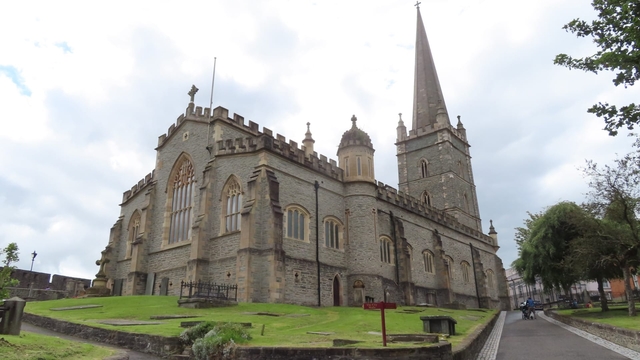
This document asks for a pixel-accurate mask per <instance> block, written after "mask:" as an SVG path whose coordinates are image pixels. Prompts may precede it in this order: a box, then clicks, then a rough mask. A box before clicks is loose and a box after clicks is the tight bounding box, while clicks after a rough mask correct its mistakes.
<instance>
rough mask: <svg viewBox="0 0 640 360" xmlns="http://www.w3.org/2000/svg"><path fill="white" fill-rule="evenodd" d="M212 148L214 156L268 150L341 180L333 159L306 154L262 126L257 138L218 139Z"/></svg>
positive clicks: (340, 173)
mask: <svg viewBox="0 0 640 360" xmlns="http://www.w3.org/2000/svg"><path fill="white" fill-rule="evenodd" d="M214 149H215V150H214V151H215V153H216V156H223V155H229V154H241V153H249V152H254V151H257V150H268V151H270V152H272V153H276V154H278V155H280V156H283V157H285V158H287V159H288V160H291V161H294V162H297V163H299V164H300V165H303V166H305V167H307V168H310V169H312V170H314V171H317V172H320V173H322V174H325V175H327V176H329V177H331V178H334V179H336V180H340V181H341V180H342V178H343V174H342V169H340V168H339V167H338V164H337V163H336V161H335V160H333V159H328V158H327V157H326V156H324V155H320V157H318V154H317V153H316V152H313V154H311V155H309V156H306V155H305V147H304V146H300V147H298V143H296V142H295V141H293V140H290V141H289V142H287V139H286V138H285V137H284V136H282V135H280V134H276V137H273V132H272V131H271V130H270V129H268V128H263V129H262V133H261V135H259V136H258V137H257V138H253V137H245V138H236V139H227V140H220V141H218V142H217V143H216V146H215V148H214Z"/></svg>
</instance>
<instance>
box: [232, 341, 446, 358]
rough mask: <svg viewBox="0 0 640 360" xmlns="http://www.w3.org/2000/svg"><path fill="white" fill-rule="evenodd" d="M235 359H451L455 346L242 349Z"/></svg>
mask: <svg viewBox="0 0 640 360" xmlns="http://www.w3.org/2000/svg"><path fill="white" fill-rule="evenodd" d="M234 355H235V356H234V358H235V359H238V360H240V359H251V360H309V359H323V360H356V359H362V360H383V359H385V360H386V359H398V360H418V359H420V360H423V359H424V360H451V359H453V357H452V355H451V344H449V343H442V344H438V345H433V346H430V347H419V348H396V349H394V348H386V349H357V348H284V347H251V348H250V347H240V348H236V351H235V354H234Z"/></svg>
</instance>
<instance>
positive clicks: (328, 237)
mask: <svg viewBox="0 0 640 360" xmlns="http://www.w3.org/2000/svg"><path fill="white" fill-rule="evenodd" d="M341 239H342V224H341V223H340V221H338V220H337V219H335V218H329V219H326V220H325V221H324V245H325V246H326V247H328V248H332V249H340V247H341V246H342V245H341V244H342V240H341Z"/></svg>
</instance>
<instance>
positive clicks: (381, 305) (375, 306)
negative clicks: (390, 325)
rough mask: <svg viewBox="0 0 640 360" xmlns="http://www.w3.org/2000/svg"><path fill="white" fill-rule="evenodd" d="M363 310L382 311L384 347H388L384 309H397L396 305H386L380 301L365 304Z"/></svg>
mask: <svg viewBox="0 0 640 360" xmlns="http://www.w3.org/2000/svg"><path fill="white" fill-rule="evenodd" d="M362 308H363V309H365V310H380V320H381V322H382V346H387V328H386V326H385V324H384V309H396V308H397V306H396V303H386V302H384V301H380V302H378V303H364V304H362Z"/></svg>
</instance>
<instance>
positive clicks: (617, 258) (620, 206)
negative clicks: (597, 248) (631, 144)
mask: <svg viewBox="0 0 640 360" xmlns="http://www.w3.org/2000/svg"><path fill="white" fill-rule="evenodd" d="M637 145H638V143H636V146H637ZM584 173H585V175H587V176H588V177H590V182H589V187H591V192H590V193H589V195H590V197H591V203H592V206H593V209H594V210H595V211H596V212H598V213H599V214H600V215H601V216H602V219H603V224H604V225H605V226H606V231H604V232H603V233H602V235H603V236H605V237H606V239H607V241H608V242H609V244H610V245H611V246H612V250H611V251H610V252H608V253H604V254H602V259H603V261H607V262H610V263H611V264H614V265H617V266H618V267H619V268H620V269H621V270H622V274H623V279H624V287H625V293H626V295H627V300H628V303H629V316H636V306H635V300H634V297H633V292H632V290H631V274H632V272H633V271H634V269H637V268H638V265H640V251H639V250H640V219H638V214H639V213H640V154H639V153H638V152H635V153H630V154H627V155H625V156H624V157H622V158H619V159H617V160H616V161H615V166H608V165H605V166H598V165H597V164H596V163H594V162H592V161H588V162H587V167H586V168H585V169H584Z"/></svg>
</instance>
